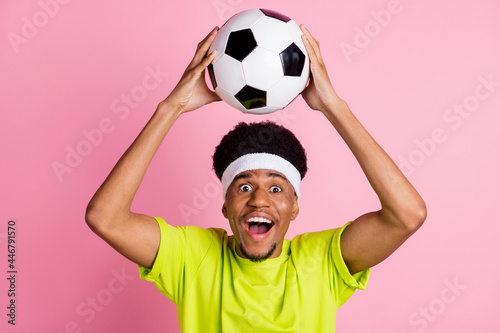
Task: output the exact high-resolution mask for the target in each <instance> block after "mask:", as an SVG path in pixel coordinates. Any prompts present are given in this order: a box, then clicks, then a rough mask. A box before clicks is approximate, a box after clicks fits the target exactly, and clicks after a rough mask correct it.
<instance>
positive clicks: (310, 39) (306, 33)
mask: <svg viewBox="0 0 500 333" xmlns="http://www.w3.org/2000/svg"><path fill="white" fill-rule="evenodd" d="M300 29H301V30H302V32H303V35H302V40H304V39H306V40H307V42H308V43H309V45H310V47H311V49H312V50H313V52H314V54H315V56H316V58H317V59H318V61H320V62H323V58H322V57H321V51H320V48H319V42H318V41H317V40H316V39H315V38H314V37H313V36H312V35H311V33H310V32H309V30H307V28H306V27H305V25H303V24H301V25H300ZM305 43H306V42H304V44H305Z"/></svg>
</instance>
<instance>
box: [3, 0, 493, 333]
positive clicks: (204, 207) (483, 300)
mask: <svg viewBox="0 0 500 333" xmlns="http://www.w3.org/2000/svg"><path fill="white" fill-rule="evenodd" d="M254 7H263V8H270V9H274V10H277V11H280V12H282V13H284V14H286V15H288V16H290V17H292V18H293V19H294V20H295V21H296V22H298V23H304V24H306V26H307V27H308V28H309V29H310V31H311V32H312V33H313V35H314V36H315V37H316V38H317V39H318V40H319V41H320V42H321V47H322V52H323V56H324V58H325V61H326V63H327V66H328V68H329V72H330V76H331V78H332V81H333V82H334V86H335V87H336V89H337V91H338V93H339V94H340V95H341V96H342V97H343V98H344V99H345V100H347V101H348V103H349V105H350V107H351V109H352V110H353V111H354V112H355V114H356V115H357V116H358V118H359V119H360V120H361V121H362V122H363V124H364V125H365V126H366V127H367V128H368V130H369V131H370V132H371V133H372V135H373V136H374V137H375V138H376V140H377V141H378V142H379V143H380V144H381V145H382V146H383V147H384V148H385V149H386V150H387V152H388V153H389V154H390V155H391V156H392V157H393V158H394V160H395V161H396V162H397V163H398V164H399V165H400V166H401V168H402V169H403V170H404V172H405V174H406V175H407V176H408V178H409V179H410V180H411V181H412V183H413V184H414V185H415V187H417V189H418V190H419V191H420V193H421V194H422V196H423V197H424V199H425V200H426V202H427V205H428V212H429V215H428V219H427V222H426V224H425V225H424V226H423V227H422V229H421V230H420V231H419V232H418V233H417V234H415V235H414V236H413V237H412V238H411V239H410V240H409V241H408V242H407V243H406V244H404V245H403V246H402V247H401V249H400V250H398V251H397V252H396V253H395V254H394V255H393V256H392V257H390V258H389V259H388V260H387V261H385V262H384V263H382V264H380V265H379V266H377V267H375V268H373V270H372V276H371V279H370V281H369V284H368V288H367V290H366V291H361V292H356V293H355V295H354V296H353V297H352V299H351V300H350V301H349V302H348V303H346V305H345V306H343V307H342V308H341V309H340V311H339V313H338V327H337V331H338V332H383V333H405V332H406V333H413V332H424V331H425V332H455V333H462V332H472V331H480V332H498V324H500V320H499V319H498V314H497V312H498V302H497V301H498V296H500V295H499V293H498V288H497V287H496V278H497V277H498V275H499V274H500V267H499V263H498V258H497V256H498V253H499V250H500V242H498V235H497V234H498V232H499V231H500V228H499V226H498V222H499V220H498V213H497V211H496V208H497V205H498V201H499V199H500V196H499V194H498V193H499V192H498V188H499V186H500V177H499V176H498V171H499V169H500V156H499V149H498V144H499V143H500V141H499V138H500V135H499V134H498V133H499V132H498V122H499V120H500V115H499V108H500V84H499V82H500V66H499V59H500V42H499V34H500V20H498V13H499V12H500V4H499V3H498V1H496V0H474V1H472V0H465V1H451V0H448V1H430V0H419V1H411V0H400V1H396V0H371V1H363V2H352V3H351V2H349V1H342V2H341V1H335V2H329V1H322V0H321V1H320V0H308V1H300V2H299V1H294V2H292V1H284V0H282V1H272V2H269V1H250V0H245V1H243V0H208V1H190V0H185V1H116V0H115V1H95V0H88V1H76V0H75V1H69V0H64V1H63V0H58V1H57V0H41V1H35V0H30V1H12V0H4V1H2V4H1V5H0V9H1V10H0V30H1V31H0V36H1V39H0V57H1V58H0V59H1V75H0V96H1V99H0V103H1V104H0V108H1V122H0V124H1V125H0V126H1V130H0V135H1V140H0V141H1V156H2V162H1V170H2V171H1V175H0V177H1V188H2V191H1V193H0V207H1V211H0V221H1V223H2V224H1V226H0V263H1V268H2V270H1V274H0V295H1V296H0V309H2V310H0V318H2V319H1V323H0V330H1V331H2V332H42V333H61V332H137V331H139V330H141V331H144V332H178V324H177V317H176V309H175V307H174V305H173V304H172V303H171V302H170V301H169V300H168V299H166V298H165V297H164V296H163V295H161V294H160V293H159V292H158V291H157V290H156V288H155V287H154V285H153V284H151V283H149V282H146V281H142V280H140V279H139V278H138V276H137V269H136V266H135V265H134V264H133V263H131V262H129V261H127V260H126V259H124V258H122V257H121V256H120V255H119V254H118V253H116V252H115V251H114V250H113V249H112V248H110V247H109V246H108V245H107V244H105V243H104V242H103V241H102V240H100V239H99V238H98V237H97V236H96V235H94V234H93V233H92V232H91V231H90V229H89V228H88V227H87V226H86V224H85V221H84V212H85V207H86V204H87V202H88V201H89V199H90V197H91V196H92V194H93V193H94V192H95V190H96V189H97V187H98V186H99V185H100V183H101V182H102V181H103V179H104V177H105V176H106V175H107V174H108V172H109V171H110V170H111V168H112V166H113V165H114V163H115V162H116V161H117V159H118V158H119V157H120V156H121V154H122V153H123V152H124V150H125V149H126V148H127V147H128V145H129V144H130V143H131V142H132V140H133V139H134V138H135V137H136V135H137V134H138V132H139V131H140V129H141V128H142V127H143V126H144V124H145V122H146V121H147V120H148V119H149V117H150V115H151V114H152V112H153V111H154V109H155V107H156V105H157V103H158V102H159V101H160V100H162V99H163V98H164V97H165V96H166V95H167V94H168V92H169V91H170V90H171V89H172V88H173V87H174V85H175V84H176V83H177V81H178V79H179V77H180V75H181V73H182V71H183V70H184V68H185V66H186V65H187V63H188V62H189V61H190V59H191V57H192V55H193V53H194V49H195V46H196V44H197V43H198V42H199V41H200V40H201V39H202V38H203V37H204V36H205V35H206V33H208V32H209V31H210V30H211V29H212V27H213V26H215V25H222V24H223V23H224V22H225V21H226V20H227V19H228V18H229V17H230V16H232V15H233V14H234V13H236V12H239V11H242V10H244V9H247V8H254ZM388 13H389V14H390V16H389V15H387V14H388ZM152 71H157V72H159V74H157V75H156V79H153V80H152V77H151V76H149V77H148V75H150V72H152ZM145 79H146V81H144V80H145ZM487 81H490V83H485V82H487ZM145 83H146V86H145V85H144V84H145ZM146 87H147V88H148V89H146ZM127 95H128V96H129V98H130V100H129V102H128V103H129V104H126V102H125V101H124V98H127V97H126V96H127ZM459 108H462V111H461V113H459V111H457V110H459ZM264 119H274V120H275V121H276V122H278V123H280V124H282V125H285V126H286V127H288V128H290V129H291V130H292V131H294V132H295V133H296V134H297V136H298V137H299V138H300V139H301V140H302V142H303V144H304V146H305V147H306V149H307V151H308V157H309V161H310V172H309V174H308V175H307V177H306V178H305V180H304V181H303V187H302V199H301V200H300V207H301V213H300V215H299V217H298V219H297V220H296V221H295V222H294V223H293V224H292V226H291V228H290V230H289V233H288V237H289V238H291V237H293V236H294V235H296V234H298V233H301V232H305V231H313V230H321V229H325V228H333V227H337V226H340V225H343V224H344V223H345V222H346V221H347V220H350V219H353V218H356V217H357V216H359V215H360V214H362V213H365V212H367V211H370V210H374V209H378V207H379V204H378V202H377V198H376V196H375V194H374V192H373V191H372V190H371V188H370V186H369V184H368V182H367V181H366V179H365V178H364V175H363V174H362V172H361V170H360V168H359V167H358V165H357V163H356V162H355V160H354V158H353V157H352V155H351V153H350V152H349V150H348V149H347V147H346V146H345V144H344V143H343V142H342V141H341V139H340V137H339V136H338V134H337V133H335V131H334V129H333V128H332V127H331V126H330V124H329V123H328V122H327V120H326V119H325V118H324V117H323V116H322V115H321V114H319V113H315V112H312V111H310V110H308V108H307V106H306V105H305V103H304V102H303V100H302V99H301V98H299V99H297V100H295V101H294V102H293V103H292V104H291V105H290V106H289V107H288V108H287V109H285V110H284V111H280V112H278V113H274V114H271V115H268V116H252V115H244V114H242V113H240V112H239V111H236V110H234V109H231V108H230V107H229V106H228V105H226V104H224V103H217V104H213V105H210V106H207V107H204V108H203V109H201V110H198V111H196V112H193V113H190V114H186V115H184V116H182V117H181V119H180V120H179V121H178V122H177V123H176V124H175V125H174V127H173V129H172V131H171V132H170V133H169V135H168V137H167V139H166V140H165V141H164V143H163V145H162V147H161V148H160V150H159V152H158V154H157V155H156V157H155V159H154V161H153V163H152V165H151V167H150V169H149V171H148V173H147V175H146V178H145V180H144V182H143V185H142V187H141V189H140V190H139V192H138V194H137V197H136V200H135V203H134V207H133V208H134V210H135V211H137V212H142V213H146V214H151V215H158V216H163V217H165V218H166V219H167V220H168V221H169V222H170V223H171V224H174V225H186V224H193V225H198V226H204V227H205V226H206V227H208V226H215V227H226V226H227V223H226V221H225V220H224V219H223V217H222V215H221V214H220V208H221V205H222V199H221V195H220V191H221V190H220V185H219V183H218V182H217V181H216V180H215V177H214V176H213V175H212V172H211V155H212V153H213V148H214V147H215V145H216V144H217V143H218V141H219V140H220V138H221V137H222V135H223V134H225V133H226V132H227V130H228V129H229V128H231V127H232V126H233V125H234V124H236V123H237V122H238V121H242V120H243V121H259V120H264ZM97 129H98V130H97ZM89 137H90V138H89ZM70 152H72V153H70ZM75 152H77V153H78V152H80V153H79V155H78V156H76V155H74V154H75ZM63 165H64V166H65V167H64V168H65V169H61V167H62V166H63ZM54 166H59V168H60V169H59V172H56V171H55V170H54ZM182 211H184V212H186V211H189V212H190V214H182ZM9 219H15V221H16V223H17V226H16V227H17V243H16V245H17V257H16V259H17V261H16V264H17V269H18V272H19V273H18V276H17V292H18V297H17V299H16V301H17V304H18V307H17V325H16V326H15V327H12V326H11V325H7V319H8V318H7V317H6V313H7V309H6V307H7V305H8V301H9V299H8V297H7V290H8V285H7V280H6V277H7V273H6V271H7V250H6V246H7V245H6V243H7V240H6V233H7V222H8V221H9Z"/></svg>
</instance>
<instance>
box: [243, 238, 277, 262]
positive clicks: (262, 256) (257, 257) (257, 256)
mask: <svg viewBox="0 0 500 333" xmlns="http://www.w3.org/2000/svg"><path fill="white" fill-rule="evenodd" d="M240 250H241V253H243V255H244V257H245V258H247V259H250V261H253V262H261V261H264V260H266V259H269V258H270V257H271V256H272V255H273V253H274V250H276V243H274V244H273V245H271V247H270V248H269V251H267V252H266V253H249V252H248V251H247V250H246V249H245V247H244V246H243V244H240Z"/></svg>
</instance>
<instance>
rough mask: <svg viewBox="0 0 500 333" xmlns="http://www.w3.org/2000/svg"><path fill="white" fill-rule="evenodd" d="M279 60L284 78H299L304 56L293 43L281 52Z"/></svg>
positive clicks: (304, 59)
mask: <svg viewBox="0 0 500 333" xmlns="http://www.w3.org/2000/svg"><path fill="white" fill-rule="evenodd" d="M280 58H281V64H282V65H283V73H284V75H285V76H300V74H302V70H303V69H304V63H305V61H306V56H305V55H304V53H303V52H302V51H301V50H300V49H299V47H298V46H297V45H295V43H292V44H290V45H289V46H288V47H287V48H286V49H285V50H284V51H283V52H281V53H280Z"/></svg>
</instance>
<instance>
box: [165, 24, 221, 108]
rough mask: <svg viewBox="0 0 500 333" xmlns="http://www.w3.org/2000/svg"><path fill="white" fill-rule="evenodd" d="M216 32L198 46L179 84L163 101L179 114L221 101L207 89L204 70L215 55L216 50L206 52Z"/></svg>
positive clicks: (211, 33) (216, 29) (216, 28)
mask: <svg viewBox="0 0 500 333" xmlns="http://www.w3.org/2000/svg"><path fill="white" fill-rule="evenodd" d="M218 30H219V28H218V27H215V28H214V29H213V30H212V31H211V32H210V33H209V34H208V35H207V36H206V37H205V38H204V39H203V40H202V41H201V42H200V43H199V44H198V47H197V48H196V53H195V55H194V57H193V59H192V60H191V62H190V63H189V65H188V67H187V68H186V70H185V71H184V74H183V75H182V77H181V79H180V81H179V83H178V84H177V86H176V87H175V88H174V90H172V92H171V93H170V95H169V96H168V97H167V98H166V99H165V101H164V103H167V104H170V105H172V106H173V107H174V108H175V109H176V110H177V111H180V112H181V113H184V112H189V111H193V110H196V109H198V108H199V107H201V106H203V105H205V104H209V103H212V102H215V101H220V100H221V99H220V97H219V96H218V95H217V94H216V93H215V92H213V91H212V90H210V89H209V88H208V86H207V83H206V81H205V69H206V68H207V66H208V65H209V64H210V63H211V62H212V61H213V60H214V58H215V56H216V54H217V51H216V50H214V51H212V52H211V53H210V54H208V55H207V52H208V50H209V48H210V46H211V45H212V42H213V41H214V39H215V36H217V32H218Z"/></svg>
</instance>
